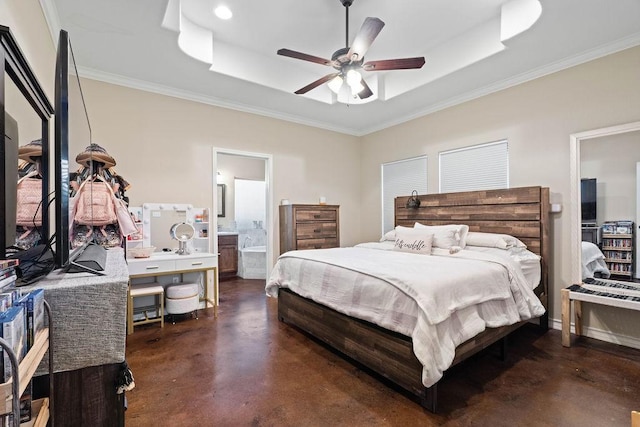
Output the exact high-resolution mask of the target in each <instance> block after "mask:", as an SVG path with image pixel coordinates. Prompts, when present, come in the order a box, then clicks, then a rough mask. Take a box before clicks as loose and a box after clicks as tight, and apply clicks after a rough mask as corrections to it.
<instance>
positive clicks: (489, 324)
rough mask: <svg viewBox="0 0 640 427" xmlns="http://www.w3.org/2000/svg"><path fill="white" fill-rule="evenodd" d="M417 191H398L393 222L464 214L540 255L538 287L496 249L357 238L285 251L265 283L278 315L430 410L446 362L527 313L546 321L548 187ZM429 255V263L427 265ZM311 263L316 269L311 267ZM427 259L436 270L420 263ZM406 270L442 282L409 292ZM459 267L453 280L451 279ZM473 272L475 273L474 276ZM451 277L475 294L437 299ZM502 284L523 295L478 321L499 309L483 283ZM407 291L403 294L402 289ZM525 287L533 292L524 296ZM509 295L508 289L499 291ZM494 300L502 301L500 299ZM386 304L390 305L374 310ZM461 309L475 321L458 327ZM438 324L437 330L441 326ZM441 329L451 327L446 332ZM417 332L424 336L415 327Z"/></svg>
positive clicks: (465, 220) (476, 228)
mask: <svg viewBox="0 0 640 427" xmlns="http://www.w3.org/2000/svg"><path fill="white" fill-rule="evenodd" d="M418 198H419V200H420V206H419V207H418V208H407V207H406V206H407V200H408V199H409V196H406V197H398V198H396V201H395V223H396V226H400V228H397V230H401V229H402V227H406V228H408V229H409V228H413V227H414V225H415V223H416V222H418V223H419V224H422V225H427V226H438V225H447V224H464V225H465V226H468V231H469V232H470V234H471V233H476V234H477V233H478V232H483V233H499V234H504V235H509V236H513V237H514V238H515V239H516V240H518V241H519V242H522V243H524V244H525V245H526V246H527V250H528V251H530V252H532V253H533V254H535V255H536V256H538V261H539V266H540V268H539V276H538V280H537V281H536V283H535V284H534V286H535V288H533V287H534V286H531V287H532V288H533V289H526V286H525V285H524V283H525V282H526V280H520V279H518V277H519V273H518V274H515V270H513V269H507V267H505V266H504V265H502V266H500V265H499V263H497V262H495V260H493V259H490V260H488V261H489V262H484V261H487V260H478V259H476V258H484V257H491V255H488V254H484V253H472V252H471V251H467V250H462V251H454V250H453V249H448V250H443V249H441V248H434V249H433V251H431V253H433V254H434V255H436V256H426V257H422V255H414V254H409V255H406V254H405V255H404V257H403V254H401V253H398V252H396V251H385V250H379V249H380V248H373V247H367V245H365V246H362V245H357V246H356V247H354V248H336V249H325V250H317V251H293V252H289V253H286V254H283V255H282V256H281V257H280V258H279V260H278V262H277V263H276V266H275V267H274V270H273V272H272V274H271V277H270V279H269V280H268V281H267V289H266V290H267V294H268V295H270V296H277V297H278V317H279V319H280V320H281V321H283V322H285V323H287V324H290V325H293V326H296V327H298V328H300V329H301V330H303V331H305V332H307V333H309V334H310V335H312V336H314V337H316V338H318V339H319V340H321V341H323V342H325V343H326V344H328V345H330V346H331V347H333V348H335V349H336V350H338V351H340V352H341V353H343V354H345V355H346V356H348V357H349V358H351V359H353V360H355V361H356V362H359V363H361V364H362V365H364V366H366V367H367V368H369V369H371V370H373V371H374V372H376V373H378V374H380V375H382V376H383V377H385V378H387V379H389V380H391V381H392V382H394V383H395V384H397V385H398V386H400V387H402V388H404V389H406V390H408V391H409V392H411V393H412V394H414V395H415V396H416V397H417V398H418V400H419V401H420V403H421V404H422V405H423V406H424V407H425V408H427V409H428V410H430V411H433V412H435V411H436V409H437V381H438V380H439V379H440V377H441V376H442V373H443V372H444V371H446V369H448V368H450V367H451V366H453V365H455V364H457V363H459V362H461V361H463V360H465V359H467V358H468V357H470V356H471V355H473V354H475V353H477V352H478V351H480V350H482V349H484V348H486V347H488V346H490V345H491V344H493V343H496V342H498V341H500V340H502V339H503V338H504V337H506V336H507V335H508V334H509V333H511V332H512V331H514V330H515V329H517V328H518V327H520V326H522V325H523V324H524V323H526V322H527V321H528V320H523V319H529V318H534V317H539V319H540V325H541V326H543V327H544V328H546V327H547V324H548V319H547V313H546V307H547V280H548V272H547V262H548V259H549V238H548V236H549V230H548V212H549V191H548V189H547V188H542V187H522V188H515V189H507V190H488V191H474V192H461V193H449V194H433V195H421V196H418ZM405 231H406V230H405ZM469 253H470V254H469ZM463 256H464V257H467V258H469V257H470V258H473V259H472V260H470V261H469V260H465V261H464V262H465V263H467V262H470V263H475V264H477V265H478V268H481V269H482V272H480V271H477V272H476V271H475V270H474V271H469V272H466V270H465V269H464V268H462V267H461V265H462V264H459V263H461V262H463V261H461V260H460V259H459V258H461V257H463ZM410 257H413V258H416V257H422V258H420V259H421V261H420V263H415V262H413V261H409V259H408V258H410ZM427 261H428V262H429V263H434V265H432V266H430V267H426V266H423V265H422V264H424V263H426V262H427ZM457 263H458V264H457ZM312 264H313V265H314V268H320V269H321V270H317V269H316V270H313V269H308V268H307V267H309V266H310V265H312ZM389 264H392V265H393V266H394V268H392V269H388V268H387V269H386V270H385V268H384V266H385V265H389ZM480 264H482V267H480ZM485 264H487V265H486V266H485ZM436 266H437V267H436ZM427 268H433V269H434V270H425V269H427ZM474 268H475V267H474ZM370 269H373V270H375V271H372V270H370ZM427 271H429V273H427ZM505 271H508V274H507V273H505ZM363 273H364V274H363ZM512 273H513V274H512ZM412 274H413V275H416V274H417V275H419V277H422V278H425V277H427V276H429V280H431V281H432V282H434V286H435V288H436V289H439V291H434V292H436V293H433V294H428V293H427V294H422V292H423V291H420V293H415V291H413V290H412V289H410V288H404V286H405V285H404V284H403V283H404V281H405V280H407V281H408V280H409V278H410V277H412ZM390 276H393V277H390ZM503 276H507V277H508V278H507V279H506V280H509V281H510V282H509V284H507V285H498V282H499V280H503V279H502V277H503ZM456 277H457V279H456V280H457V282H456V280H454V278H456ZM476 277H477V278H478V280H475V278H476ZM514 277H515V279H514ZM376 280H377V281H382V282H387V283H393V286H387V287H386V288H385V290H384V291H381V290H380V289H381V288H374V287H372V285H371V286H370V283H369V282H374V281H376ZM425 280H426V279H425ZM494 282H495V283H494ZM453 283H456V286H460V285H461V284H464V286H465V287H468V288H473V289H475V290H476V291H477V292H478V293H477V294H474V296H473V297H469V298H471V299H473V301H472V303H469V304H467V302H469V301H467V302H464V303H461V304H463V305H460V306H455V307H454V306H452V307H453V309H451V310H449V309H447V310H443V309H442V307H443V306H444V307H449V306H448V305H447V304H450V298H452V296H451V295H449V296H448V297H447V298H449V299H446V300H442V301H445V303H444V305H443V304H440V302H439V301H440V300H439V298H444V297H443V296H442V295H445V294H453V298H454V300H455V298H456V295H457V293H456V292H455V291H448V290H449V286H450V284H453ZM334 284H335V285H336V286H335V289H338V291H337V292H338V293H337V294H336V293H334V292H335V291H332V290H330V288H334ZM339 285H342V286H339ZM451 286H453V285H451ZM498 286H502V288H500V289H501V290H500V292H502V291H503V290H502V289H503V287H504V286H508V287H509V288H510V289H512V290H513V289H517V292H516V293H519V294H521V296H519V297H518V298H515V297H513V298H511V299H513V300H514V301H515V305H514V306H515V307H516V308H514V306H505V309H504V313H502V317H504V319H499V321H494V320H495V319H494V318H487V319H488V320H486V319H484V318H483V319H484V320H486V321H484V320H483V319H481V321H477V320H478V319H477V318H476V316H477V313H478V312H479V313H481V314H482V316H484V315H485V314H486V313H487V312H490V311H491V312H496V313H495V316H497V317H500V316H501V313H498V312H497V310H496V307H495V306H493V305H492V304H494V302H495V301H492V297H488V296H487V295H488V292H489V291H488V290H486V288H491V287H498ZM389 288H392V291H389ZM389 292H391V293H392V294H394V295H400V294H406V295H405V299H404V300H396V299H393V298H394V297H393V296H392V295H391V294H390V293H389ZM425 292H430V291H425ZM437 292H440V293H437ZM407 295H409V298H406V296H407ZM522 295H524V297H522ZM529 295H533V297H532V298H529ZM464 298H467V297H464ZM464 298H462V299H464ZM534 299H535V301H534ZM407 300H409V301H408V302H407ZM506 300H510V298H504V301H506ZM337 301H352V302H354V303H353V304H351V306H350V307H347V308H345V307H336V306H335V305H334V302H337ZM500 303H501V304H502V303H503V302H502V299H501V302H500ZM456 304H458V302H456ZM464 304H466V305H464ZM483 304H488V305H486V306H485V305H483ZM509 304H511V303H509ZM429 305H431V307H430V308H429V307H428V306H429ZM385 306H386V307H385ZM389 306H391V307H389ZM414 306H418V312H417V313H418V314H416V315H413V314H412V313H414V311H412V310H415V307H414ZM477 307H480V308H477ZM483 307H484V308H483ZM487 307H488V308H487ZM363 310H364V312H365V314H363ZM367 310H369V314H367ZM385 310H386V312H387V314H386V315H385V314H382V315H380V313H384V312H385ZM430 310H432V311H430ZM514 310H515V311H518V313H516V314H517V315H518V316H519V317H516V314H514V313H513V312H514ZM527 310H529V316H521V313H520V312H521V311H524V312H526V311H527ZM372 313H373V314H372ZM389 313H391V314H389ZM452 313H455V316H453V315H452ZM404 315H408V316H409V317H411V316H414V317H415V319H412V318H410V319H409V321H410V322H411V321H413V322H414V323H413V326H412V328H413V329H411V330H406V329H403V327H404V326H402V325H399V323H401V320H403V319H401V318H402V317H403V316H404ZM380 317H382V318H383V319H382V320H381V319H380ZM461 318H465V319H466V318H470V319H471V320H475V322H474V321H472V322H471V325H473V326H471V327H468V326H466V325H467V324H466V323H465V326H464V327H460V329H459V330H458V329H457V326H458V325H459V324H461V323H460V322H459V321H460V319H461ZM506 318H508V320H505V319H506ZM483 321H484V323H483ZM479 323H483V324H481V325H479ZM441 327H442V330H441V329H439V328H441ZM434 328H435V329H434ZM423 329H424V331H422V330H423ZM432 329H433V330H432ZM417 330H420V331H418V332H416V331H417ZM443 330H446V331H447V334H443V333H442V332H443ZM423 332H424V334H425V335H424V336H423V335H421V334H422V333H423ZM450 333H452V334H453V335H451V334H450ZM434 337H436V338H434ZM414 344H415V345H414ZM431 359H433V360H431Z"/></svg>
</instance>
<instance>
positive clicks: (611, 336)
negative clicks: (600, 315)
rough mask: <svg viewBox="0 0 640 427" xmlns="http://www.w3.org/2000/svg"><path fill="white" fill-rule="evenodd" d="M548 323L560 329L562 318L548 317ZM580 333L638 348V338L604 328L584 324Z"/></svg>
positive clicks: (572, 325) (573, 330)
mask: <svg viewBox="0 0 640 427" xmlns="http://www.w3.org/2000/svg"><path fill="white" fill-rule="evenodd" d="M549 323H550V324H549V326H550V327H551V328H553V329H557V330H562V320H558V319H549ZM575 332H576V330H575V327H574V323H573V322H571V333H572V334H575ZM582 334H583V335H585V336H587V337H589V338H595V339H597V340H600V341H606V342H610V343H612V344H619V345H624V346H625V347H631V348H637V349H640V339H639V338H635V337H629V336H626V335H620V334H616V333H614V332H611V331H605V330H604V329H598V328H590V327H585V326H584V325H583V326H582Z"/></svg>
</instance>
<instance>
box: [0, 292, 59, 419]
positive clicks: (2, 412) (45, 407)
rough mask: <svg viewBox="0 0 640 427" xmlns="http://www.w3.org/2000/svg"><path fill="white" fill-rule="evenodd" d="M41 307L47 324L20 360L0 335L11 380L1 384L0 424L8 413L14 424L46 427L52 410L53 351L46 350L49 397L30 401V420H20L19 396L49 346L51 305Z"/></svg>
mask: <svg viewBox="0 0 640 427" xmlns="http://www.w3.org/2000/svg"><path fill="white" fill-rule="evenodd" d="M44 307H45V312H46V315H47V320H48V325H49V327H47V328H45V329H43V330H41V331H39V332H38V333H37V334H36V336H35V340H34V343H33V345H32V347H31V348H30V349H29V351H28V352H27V354H26V355H25V356H24V358H23V359H22V360H20V361H19V359H18V356H17V355H16V354H15V353H14V352H13V349H12V348H11V345H10V344H9V343H7V342H6V341H5V340H4V339H2V338H0V346H1V347H2V349H3V350H4V351H5V353H6V355H7V356H8V357H9V360H11V367H12V379H10V380H9V381H7V382H4V383H2V384H0V402H3V403H2V405H0V406H1V407H0V418H3V424H2V425H8V424H9V423H8V420H6V419H4V418H5V417H6V416H7V415H8V414H11V415H12V416H13V426H41V427H45V426H46V425H47V422H48V421H49V418H50V415H51V412H52V411H53V409H52V403H53V390H54V388H53V353H52V352H49V353H48V354H49V381H50V383H49V397H48V398H47V397H45V398H42V399H37V400H33V401H32V403H31V420H30V421H28V422H25V423H20V408H19V407H20V404H19V398H20V396H21V395H22V393H23V392H24V390H25V389H26V387H27V385H28V383H29V381H30V380H31V378H32V377H33V375H34V374H35V372H36V369H37V367H38V364H39V363H40V361H41V360H42V359H43V358H44V356H45V354H46V352H47V350H48V349H49V347H50V346H51V336H50V335H49V330H50V328H51V326H52V325H53V323H52V317H51V307H50V306H49V304H48V303H47V302H46V301H45V303H44ZM14 379H15V381H14Z"/></svg>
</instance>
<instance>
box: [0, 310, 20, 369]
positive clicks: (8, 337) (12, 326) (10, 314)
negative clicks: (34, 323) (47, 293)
mask: <svg viewBox="0 0 640 427" xmlns="http://www.w3.org/2000/svg"><path fill="white" fill-rule="evenodd" d="M24 328H25V322H24V308H23V307H19V306H13V307H11V308H9V309H8V310H7V311H5V312H4V313H0V334H1V336H2V338H3V339H4V340H5V341H6V342H7V344H8V345H9V347H10V348H11V349H12V350H13V353H14V354H15V355H16V358H17V359H18V362H20V361H21V360H22V357H23V356H24V345H25V331H24ZM9 379H11V359H10V358H9V355H8V354H7V352H6V351H4V349H3V350H2V378H1V379H0V380H2V382H7V381H9Z"/></svg>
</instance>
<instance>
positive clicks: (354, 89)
mask: <svg viewBox="0 0 640 427" xmlns="http://www.w3.org/2000/svg"><path fill="white" fill-rule="evenodd" d="M349 87H350V88H351V95H353V96H356V95H358V94H359V93H360V92H362V91H363V90H364V85H363V84H362V82H356V83H355V84H350V85H349Z"/></svg>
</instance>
